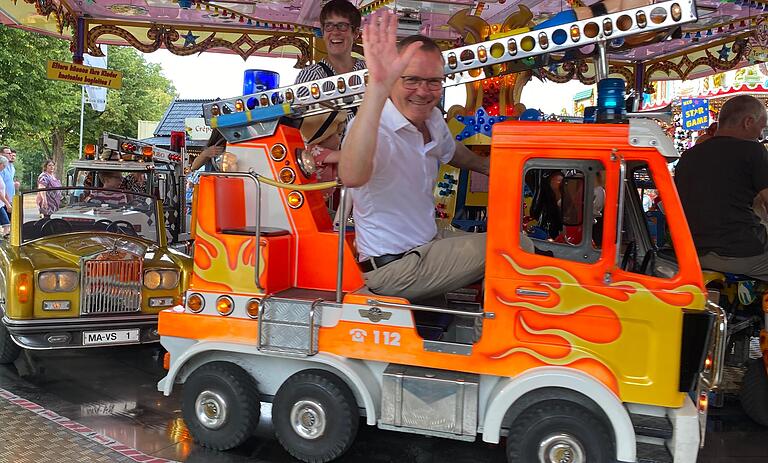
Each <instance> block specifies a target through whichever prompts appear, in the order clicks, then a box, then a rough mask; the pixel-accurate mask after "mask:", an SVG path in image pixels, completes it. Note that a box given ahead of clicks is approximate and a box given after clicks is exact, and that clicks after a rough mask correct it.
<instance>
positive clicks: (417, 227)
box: [339, 12, 489, 302]
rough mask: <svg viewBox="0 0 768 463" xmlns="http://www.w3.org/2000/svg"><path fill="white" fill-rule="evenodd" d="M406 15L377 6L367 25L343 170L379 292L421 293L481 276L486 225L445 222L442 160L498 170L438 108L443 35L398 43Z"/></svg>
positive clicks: (367, 273)
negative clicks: (358, 98) (441, 224)
mask: <svg viewBox="0 0 768 463" xmlns="http://www.w3.org/2000/svg"><path fill="white" fill-rule="evenodd" d="M396 33H397V17H396V16H395V15H394V14H392V13H391V12H380V13H376V14H375V15H374V16H373V17H372V18H371V21H370V22H369V23H368V24H366V26H365V29H364V32H363V44H364V50H365V59H366V62H367V63H368V75H369V78H368V85H367V86H366V90H365V98H364V99H363V104H362V105H361V106H360V108H359V110H358V113H357V116H356V117H355V119H354V120H353V121H352V123H351V124H350V126H349V129H348V130H347V134H346V136H345V138H344V143H343V145H342V149H341V156H340V162H339V176H340V178H341V180H342V182H343V183H344V184H345V185H346V186H347V187H350V189H351V190H350V191H351V196H352V203H353V208H354V220H355V233H356V241H357V249H358V251H359V257H358V265H359V266H360V269H361V270H362V271H363V279H364V280H365V283H366V285H367V287H368V289H369V290H370V291H372V292H374V293H376V294H382V295H391V296H398V297H403V298H406V299H409V300H410V301H412V302H414V301H416V302H418V301H424V300H428V299H432V298H434V297H435V296H442V295H443V294H445V293H447V292H450V291H453V290H456V289H459V288H462V287H465V286H467V285H470V284H472V283H474V282H476V281H479V280H480V279H481V278H482V277H483V274H484V269H485V241H486V235H485V233H464V232H451V231H447V230H446V231H441V232H440V233H438V230H437V225H436V223H435V204H434V196H433V193H432V191H433V187H434V182H435V178H436V177H437V172H438V165H439V164H440V163H448V162H450V163H451V165H454V166H456V167H460V168H468V169H470V170H473V171H477V172H481V173H483V174H486V175H487V174H488V168H489V158H487V157H481V156H479V155H477V154H475V153H473V152H472V151H470V150H469V149H467V148H466V147H464V146H463V145H456V143H455V140H454V137H453V135H452V134H451V132H450V130H449V129H448V125H447V124H446V122H445V120H444V119H443V116H442V113H441V112H440V110H439V109H437V107H436V106H437V104H438V103H439V102H440V99H441V97H442V90H443V58H442V54H441V51H440V48H439V47H438V46H437V44H435V42H434V41H432V40H431V39H429V38H427V37H423V36H411V37H408V38H406V39H404V40H402V41H401V42H400V44H399V45H397V44H396Z"/></svg>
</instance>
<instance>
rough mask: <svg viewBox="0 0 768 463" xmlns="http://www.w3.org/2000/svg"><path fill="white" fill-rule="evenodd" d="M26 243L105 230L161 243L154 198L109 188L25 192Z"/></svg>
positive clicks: (23, 227) (24, 240)
mask: <svg viewBox="0 0 768 463" xmlns="http://www.w3.org/2000/svg"><path fill="white" fill-rule="evenodd" d="M21 199H22V201H21V204H22V211H21V213H22V214H23V224H22V227H21V241H22V243H24V242H28V241H32V240H37V239H41V238H51V237H55V236H59V235H63V234H67V233H76V232H88V233H94V232H103V233H113V234H120V235H126V236H133V237H137V238H140V239H143V240H146V241H151V242H153V243H155V244H157V242H158V231H157V223H158V220H157V211H156V208H155V201H154V200H153V199H152V197H150V196H147V195H145V194H142V193H136V192H129V191H124V190H118V189H105V188H89V189H84V188H73V187H66V188H50V189H45V190H32V191H27V192H24V193H22V198H21Z"/></svg>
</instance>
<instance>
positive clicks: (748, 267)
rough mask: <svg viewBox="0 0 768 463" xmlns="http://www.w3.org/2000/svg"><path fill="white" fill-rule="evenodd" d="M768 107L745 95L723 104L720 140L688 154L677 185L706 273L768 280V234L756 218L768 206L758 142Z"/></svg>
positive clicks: (764, 160) (765, 156) (766, 167)
mask: <svg viewBox="0 0 768 463" xmlns="http://www.w3.org/2000/svg"><path fill="white" fill-rule="evenodd" d="M766 126H768V114H767V113H766V109H765V106H764V105H763V103H762V102H761V101H760V100H758V99H757V98H755V97H753V96H749V95H739V96H736V97H733V98H731V99H730V100H728V101H726V102H725V104H723V108H722V110H721V111H720V116H719V121H718V129H717V132H716V133H715V136H714V137H712V138H710V139H709V140H708V141H707V142H706V143H701V144H698V145H695V146H693V147H692V148H690V149H688V150H687V151H685V152H684V153H683V155H682V156H681V158H680V161H679V162H678V164H677V167H676V168H675V183H676V185H677V190H678V193H679V195H680V201H681V202H682V205H683V209H684V211H685V216H686V219H687V221H688V225H689V227H690V229H691V235H692V236H693V241H694V244H695V245H696V250H697V252H698V254H699V261H700V262H701V266H702V268H705V269H710V270H716V271H720V272H728V273H735V274H743V275H748V276H750V277H752V278H756V279H759V280H763V281H768V233H766V228H765V227H764V226H763V225H762V223H761V222H760V218H759V217H758V216H757V215H756V214H755V211H754V209H753V202H754V199H755V197H756V196H759V197H760V198H761V199H762V200H763V201H764V202H768V151H766V149H765V147H764V146H763V145H762V144H761V143H759V142H758V141H757V140H758V138H759V137H760V135H761V133H762V131H763V130H764V129H765V128H766Z"/></svg>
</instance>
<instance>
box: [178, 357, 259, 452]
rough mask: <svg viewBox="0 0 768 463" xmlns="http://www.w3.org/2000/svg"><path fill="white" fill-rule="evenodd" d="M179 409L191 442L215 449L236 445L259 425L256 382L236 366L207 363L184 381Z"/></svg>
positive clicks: (243, 440)
mask: <svg viewBox="0 0 768 463" xmlns="http://www.w3.org/2000/svg"><path fill="white" fill-rule="evenodd" d="M181 411H182V415H183V417H184V422H185V423H186V424H187V428H188V429H189V432H190V433H191V434H192V437H194V439H195V442H198V443H199V444H201V445H203V446H205V447H208V448H212V449H215V450H228V449H231V448H233V447H237V446H238V445H240V444H242V443H243V442H245V440H246V439H248V438H249V437H250V436H251V435H252V434H253V430H254V429H255V428H256V426H257V425H258V424H259V416H260V412H261V404H260V402H259V393H258V391H257V389H256V381H254V379H253V377H251V376H250V375H249V374H248V373H246V372H245V371H243V369H242V368H240V367H238V366H236V365H233V364H230V363H225V362H212V363H208V364H206V365H203V366H201V367H200V368H198V369H197V370H195V371H194V373H192V375H191V376H190V377H189V379H187V381H186V383H185V384H184V391H183V393H182V406H181Z"/></svg>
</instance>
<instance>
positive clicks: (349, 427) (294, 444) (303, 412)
mask: <svg viewBox="0 0 768 463" xmlns="http://www.w3.org/2000/svg"><path fill="white" fill-rule="evenodd" d="M272 423H273V425H274V428H275V434H276V435H277V440H278V441H280V444H281V445H282V446H283V448H284V449H285V450H286V451H288V453H290V454H291V455H293V456H294V457H295V458H297V459H299V460H301V461H303V462H307V463H323V462H326V461H331V460H334V459H336V458H338V457H340V456H341V455H343V454H344V452H346V451H347V450H349V447H351V446H352V442H353V441H354V440H355V436H356V435H357V427H358V425H359V423H360V412H359V410H358V408H357V402H356V401H355V397H354V395H353V394H352V391H350V390H349V387H348V386H347V384H346V383H345V382H344V381H342V380H341V379H340V378H339V377H338V376H336V375H334V374H333V373H330V372H327V371H324V370H306V371H302V372H299V373H296V374H295V375H293V376H291V377H290V378H288V379H287V380H286V381H285V382H284V383H283V384H282V386H280V389H279V390H278V391H277V394H276V395H275V401H274V403H273V405H272Z"/></svg>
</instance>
